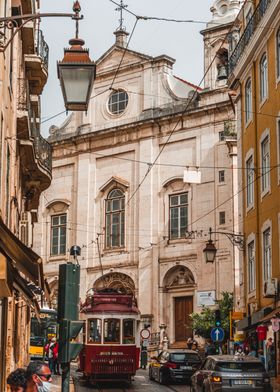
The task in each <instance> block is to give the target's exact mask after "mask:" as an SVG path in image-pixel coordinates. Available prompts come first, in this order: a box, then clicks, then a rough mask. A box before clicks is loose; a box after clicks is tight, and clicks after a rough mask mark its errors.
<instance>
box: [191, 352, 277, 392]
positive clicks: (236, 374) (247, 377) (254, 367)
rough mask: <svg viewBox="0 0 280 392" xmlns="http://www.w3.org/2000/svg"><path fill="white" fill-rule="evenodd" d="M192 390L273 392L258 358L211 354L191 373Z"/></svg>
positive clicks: (197, 391) (202, 391) (207, 391)
mask: <svg viewBox="0 0 280 392" xmlns="http://www.w3.org/2000/svg"><path fill="white" fill-rule="evenodd" d="M191 390H192V392H226V391H236V392H246V391H247V392H249V391H254V392H272V386H271V384H270V379H269V376H268V374H267V373H266V371H265V368H264V365H263V364H262V363H261V361H260V360H259V359H257V358H254V357H250V356H237V355H234V356H233V355H211V356H208V357H207V359H206V360H205V361H204V363H203V365H202V366H201V368H200V369H199V370H197V371H196V372H195V373H194V374H193V376H192V389H191Z"/></svg>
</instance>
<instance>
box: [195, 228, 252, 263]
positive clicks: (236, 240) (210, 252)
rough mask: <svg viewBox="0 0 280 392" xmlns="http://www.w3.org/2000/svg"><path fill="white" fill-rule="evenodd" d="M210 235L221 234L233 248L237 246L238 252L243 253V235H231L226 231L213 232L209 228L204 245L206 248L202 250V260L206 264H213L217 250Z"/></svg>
mask: <svg viewBox="0 0 280 392" xmlns="http://www.w3.org/2000/svg"><path fill="white" fill-rule="evenodd" d="M212 234H223V235H225V236H226V237H227V238H228V239H229V240H230V242H231V243H232V245H233V246H237V247H238V249H239V250H240V251H244V235H243V234H240V233H231V232H228V231H213V230H212V228H211V227H210V228H209V240H208V241H207V243H206V247H205V248H204V249H203V253H204V258H205V261H206V263H214V261H215V257H216V253H217V249H216V247H215V245H214V242H213V241H212V238H211V236H212Z"/></svg>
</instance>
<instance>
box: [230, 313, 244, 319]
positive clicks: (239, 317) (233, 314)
mask: <svg viewBox="0 0 280 392" xmlns="http://www.w3.org/2000/svg"><path fill="white" fill-rule="evenodd" d="M243 316H244V315H243V312H232V314H231V319H232V320H242V319H243Z"/></svg>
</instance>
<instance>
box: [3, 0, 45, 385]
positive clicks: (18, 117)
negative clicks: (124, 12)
mask: <svg viewBox="0 0 280 392" xmlns="http://www.w3.org/2000/svg"><path fill="white" fill-rule="evenodd" d="M38 5H39V1H38V0H36V1H35V0H0V18H4V17H10V16H16V15H21V14H32V13H34V12H36V11H37V9H38ZM1 23H2V21H1ZM21 24H22V28H21V29H20V30H19V32H18V33H17V34H16V35H15V36H14V39H13V40H11V38H12V32H13V31H15V29H13V30H12V29H11V28H10V27H11V25H6V26H5V27H3V26H2V24H1V28H0V390H1V391H5V390H6V389H5V381H6V377H7V374H8V373H9V372H10V371H12V370H13V369H14V368H15V367H18V366H24V365H27V364H28V361H29V356H28V346H29V335H30V310H31V309H32V308H33V309H34V310H36V309H38V303H37V301H36V296H35V294H34V291H32V289H31V287H33V288H34V287H35V286H36V287H39V288H41V289H44V278H43V269H42V263H41V260H40V258H39V256H38V255H36V253H34V252H33V251H32V250H31V249H30V248H31V247H32V242H33V238H32V227H33V223H34V222H35V221H36V220H37V209H38V205H39V196H40V194H41V192H42V191H43V190H44V189H46V188H47V187H48V186H49V185H50V182H51V148H50V146H49V145H48V143H47V142H46V141H45V140H44V139H43V138H42V136H41V135H40V125H39V122H38V119H39V118H40V94H41V93H42V90H43V87H44V85H45V83H46V81H47V77H48V71H47V66H48V46H47V44H46V43H45V41H44V39H43V35H42V32H41V31H40V29H39V24H38V21H28V22H27V23H23V21H22V20H18V23H17V25H18V26H21ZM13 27H15V25H14V26H13ZM9 40H11V42H10V43H9ZM32 285H33V286H32Z"/></svg>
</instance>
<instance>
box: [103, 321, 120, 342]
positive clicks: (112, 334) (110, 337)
mask: <svg viewBox="0 0 280 392" xmlns="http://www.w3.org/2000/svg"><path fill="white" fill-rule="evenodd" d="M104 343H120V320H118V319H105V320H104Z"/></svg>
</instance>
